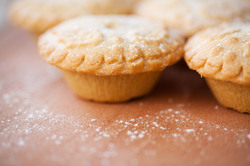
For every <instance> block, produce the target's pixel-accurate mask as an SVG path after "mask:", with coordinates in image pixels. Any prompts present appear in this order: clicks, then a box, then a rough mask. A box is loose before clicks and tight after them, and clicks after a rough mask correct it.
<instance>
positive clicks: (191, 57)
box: [185, 23, 250, 113]
mask: <svg viewBox="0 0 250 166" xmlns="http://www.w3.org/2000/svg"><path fill="white" fill-rule="evenodd" d="M185 52H186V53H185V61H186V62H187V64H188V66H189V68H190V69H193V70H196V71H197V72H198V73H199V74H200V75H201V76H203V77H205V78H206V81H207V83H208V86H209V87H210V88H211V90H212V92H213V94H214V96H215V97H216V99H217V100H218V101H219V103H220V104H221V105H223V106H225V107H228V108H233V109H236V110H237V111H240V112H248V113H250V23H237V24H224V25H221V26H219V27H215V28H211V29H207V30H204V31H201V32H199V33H197V34H196V35H194V36H193V37H192V38H191V39H190V40H189V41H188V43H187V44H186V46H185Z"/></svg>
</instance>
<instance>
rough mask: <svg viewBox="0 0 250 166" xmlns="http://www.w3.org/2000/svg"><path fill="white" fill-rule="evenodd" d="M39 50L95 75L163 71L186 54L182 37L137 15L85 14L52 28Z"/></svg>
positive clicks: (50, 60)
mask: <svg viewBox="0 0 250 166" xmlns="http://www.w3.org/2000/svg"><path fill="white" fill-rule="evenodd" d="M38 45H39V50H40V53H41V55H42V56H43V57H44V58H45V59H46V60H47V62H48V63H50V64H53V65H56V66H57V67H59V68H61V69H64V70H70V71H75V72H80V73H89V74H96V75H117V74H135V73H141V72H147V71H161V70H163V69H164V68H165V67H166V66H168V65H171V64H174V63H175V62H177V61H178V60H179V59H180V58H181V57H182V56H183V45H184V40H183V37H182V36H181V35H180V34H179V33H178V32H175V31H172V30H169V31H168V30H166V29H164V26H163V25H162V24H161V23H157V22H152V21H149V20H146V19H142V18H138V17H135V16H86V17H81V18H76V19H73V20H70V21H67V22H65V23H62V24H61V25H59V26H57V27H55V28H53V29H51V30H49V31H48V32H46V33H45V34H44V35H42V36H41V37H40V40H39V44H38Z"/></svg>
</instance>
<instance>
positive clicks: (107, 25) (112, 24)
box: [105, 22, 118, 29]
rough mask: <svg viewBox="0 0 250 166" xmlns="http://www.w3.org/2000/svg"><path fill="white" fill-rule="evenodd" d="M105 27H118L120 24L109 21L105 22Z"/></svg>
mask: <svg viewBox="0 0 250 166" xmlns="http://www.w3.org/2000/svg"><path fill="white" fill-rule="evenodd" d="M105 27H106V28H109V29H115V28H117V27H118V25H117V24H116V23H114V22H109V23H107V24H105Z"/></svg>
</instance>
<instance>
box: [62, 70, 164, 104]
mask: <svg viewBox="0 0 250 166" xmlns="http://www.w3.org/2000/svg"><path fill="white" fill-rule="evenodd" d="M62 73H63V75H64V77H65V79H66V81H67V83H68V85H69V87H70V88H71V89H72V90H73V91H74V92H75V93H76V94H77V95H78V96H80V97H82V98H84V99H88V100H94V101H98V102H112V103H114V102H124V101H128V100H130V99H133V98H137V97H140V96H143V95H146V94H148V93H149V92H150V91H151V90H152V89H153V87H154V85H155V84H156V82H157V81H158V78H159V76H160V73H161V72H146V73H140V74H130V75H114V76H96V75H92V74H81V73H80V74H79V73H76V72H70V71H62Z"/></svg>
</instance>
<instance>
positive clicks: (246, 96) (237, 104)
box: [206, 78, 250, 113]
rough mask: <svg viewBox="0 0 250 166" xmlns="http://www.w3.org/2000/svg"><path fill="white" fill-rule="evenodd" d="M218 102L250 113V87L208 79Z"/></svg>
mask: <svg viewBox="0 0 250 166" xmlns="http://www.w3.org/2000/svg"><path fill="white" fill-rule="evenodd" d="M206 82H207V84H208V86H209V87H210V89H211V90H212V92H213V94H214V96H215V97H216V99H217V100H218V102H219V103H220V104H221V105H223V106H225V107H227V108H232V109H235V110H237V111H239V112H245V113H250V86H249V85H238V84H234V83H231V82H227V81H218V80H214V79H209V78H206Z"/></svg>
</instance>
